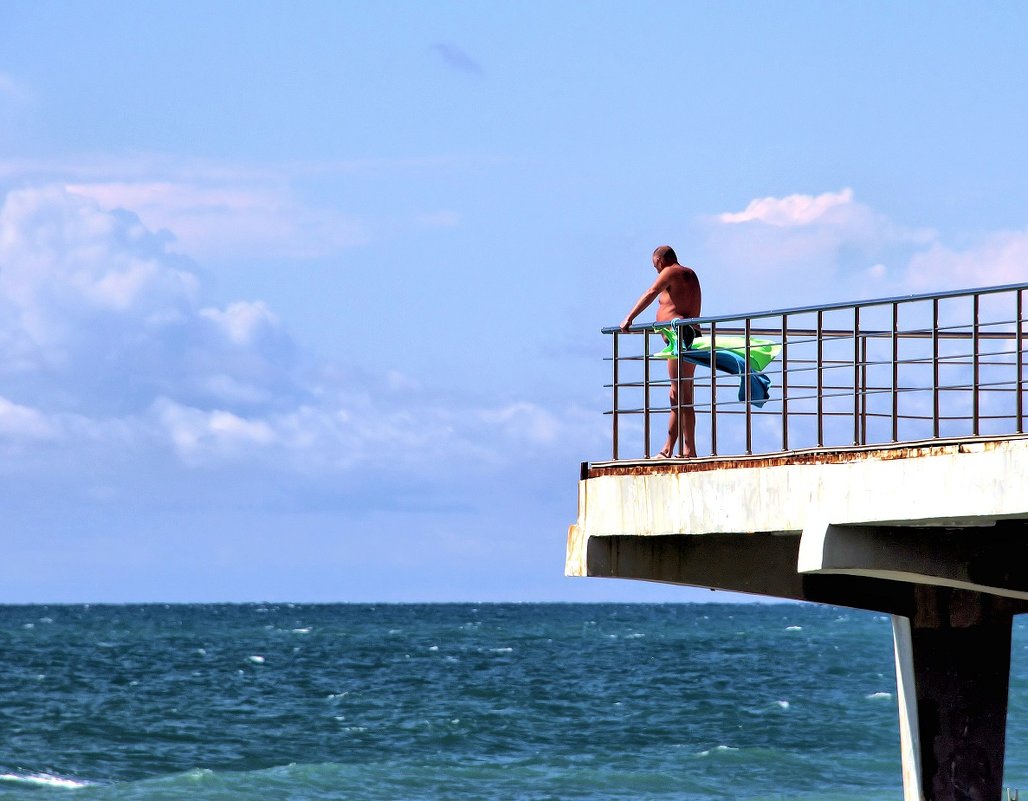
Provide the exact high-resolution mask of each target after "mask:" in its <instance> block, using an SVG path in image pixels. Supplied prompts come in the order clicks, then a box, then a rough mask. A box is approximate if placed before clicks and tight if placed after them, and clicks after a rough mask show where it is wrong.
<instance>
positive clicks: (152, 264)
mask: <svg viewBox="0 0 1028 801" xmlns="http://www.w3.org/2000/svg"><path fill="white" fill-rule="evenodd" d="M415 396H416V400H415V399H414V398H415ZM600 426H601V421H600V420H599V419H596V420H590V421H589V422H584V421H583V420H581V419H579V416H578V415H577V413H575V412H568V413H566V414H565V415H564V417H561V415H560V414H559V413H554V412H550V411H547V410H544V409H542V408H540V407H537V406H535V405H533V404H530V403H527V402H514V403H511V404H498V405H497V406H496V407H489V406H481V405H475V404H474V403H471V402H466V403H462V402H460V401H456V402H455V401H453V399H452V398H451V399H449V400H448V401H446V402H444V401H442V400H439V401H433V400H432V398H431V396H430V394H429V393H428V392H427V391H426V390H425V389H424V388H421V387H419V386H417V385H416V384H414V383H413V382H411V381H409V380H406V379H405V378H404V377H403V376H402V375H401V374H398V373H397V372H396V370H395V368H391V369H388V370H386V371H385V372H384V374H383V375H382V376H354V375H350V374H347V372H346V371H345V370H339V369H338V368H332V367H331V366H328V365H319V364H317V363H315V362H313V360H312V359H309V358H306V357H304V355H303V353H302V349H301V348H299V346H298V345H297V344H296V343H294V342H293V340H292V339H291V338H290V337H289V335H288V333H287V332H286V331H285V328H284V326H283V324H282V321H281V320H280V319H279V317H278V316H277V315H276V314H275V313H274V311H273V310H272V309H271V308H269V307H268V306H267V304H266V303H264V302H263V301H261V300H237V301H234V302H231V303H228V304H226V305H224V306H215V305H212V304H210V303H209V302H207V301H206V298H205V288H204V286H203V282H202V281H201V279H200V277H199V275H198V273H197V271H196V269H195V265H194V264H193V263H192V262H191V261H189V260H187V259H186V258H184V257H183V256H181V255H178V254H175V253H174V252H172V251H171V249H170V247H169V239H168V237H167V236H164V235H161V234H157V233H154V232H153V231H152V230H150V229H149V228H148V227H147V226H146V225H144V223H143V222H142V221H141V220H140V218H139V217H138V216H136V215H135V214H133V213H131V212H128V211H124V210H117V211H112V210H108V209H106V208H104V206H103V205H102V204H101V203H99V202H98V201H97V200H96V199H94V198H92V197H89V196H87V195H85V194H83V193H80V192H72V191H69V190H67V189H66V188H64V187H61V186H45V187H35V188H28V189H22V190H18V191H14V192H10V193H9V194H8V195H7V196H6V198H5V199H4V201H3V204H2V206H0V452H10V450H11V448H13V447H15V446H19V445H24V444H25V443H59V444H60V446H61V449H62V456H61V458H62V459H64V460H67V459H68V458H72V456H71V455H72V454H74V453H75V450H76V448H79V449H80V450H81V449H84V448H88V449H94V450H95V447H97V446H99V447H103V446H104V445H105V444H106V445H108V446H112V447H113V446H117V449H118V451H119V452H131V453H134V454H136V457H138V458H140V459H144V460H145V459H149V458H161V454H164V455H165V456H166V457H170V458H171V459H172V460H173V461H175V462H177V463H179V464H180V465H185V466H187V467H190V468H198V467H213V468H217V467H219V466H226V465H227V466H233V465H237V466H238V465H243V466H246V467H247V468H248V469H258V468H259V469H263V470H266V471H271V472H273V473H275V472H279V473H280V472H283V471H285V472H288V473H292V474H293V475H295V476H310V475H319V476H322V477H323V476H325V475H337V474H339V473H340V472H345V471H351V472H352V471H354V470H357V469H358V468H362V469H369V468H373V469H383V470H389V471H394V470H396V469H397V467H398V466H400V465H407V466H408V467H411V466H417V467H418V468H420V469H423V470H425V471H426V472H427V471H428V470H430V469H435V470H436V471H438V465H439V464H440V463H441V462H446V461H447V460H451V461H452V460H456V461H457V462H460V463H463V464H479V465H499V464H501V463H503V461H504V460H505V458H506V456H505V454H511V453H515V454H523V453H524V452H525V451H526V450H532V449H540V448H541V449H546V448H551V447H553V446H554V445H555V444H556V443H557V441H558V436H557V433H558V431H563V433H564V434H565V435H566V436H568V437H570V438H572V439H575V438H578V439H579V441H582V440H589V439H590V438H592V437H594V436H596V435H597V433H598V429H599V428H600ZM148 454H149V455H148ZM40 458H42V457H41V456H40Z"/></svg>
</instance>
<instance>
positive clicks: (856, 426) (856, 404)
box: [853, 306, 860, 445]
mask: <svg viewBox="0 0 1028 801" xmlns="http://www.w3.org/2000/svg"><path fill="white" fill-rule="evenodd" d="M859 385H860V307H859V306H854V307H853V444H854V445H859V444H860V392H859V391H858V389H859Z"/></svg>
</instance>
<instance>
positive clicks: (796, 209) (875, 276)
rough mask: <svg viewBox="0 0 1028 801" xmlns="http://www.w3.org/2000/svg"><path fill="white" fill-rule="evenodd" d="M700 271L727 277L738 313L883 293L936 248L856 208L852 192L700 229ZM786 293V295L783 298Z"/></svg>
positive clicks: (711, 220) (917, 233) (798, 200)
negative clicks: (769, 303) (771, 300)
mask: <svg viewBox="0 0 1028 801" xmlns="http://www.w3.org/2000/svg"><path fill="white" fill-rule="evenodd" d="M700 232H701V234H702V236H703V240H704V241H703V246H702V253H701V256H702V259H703V261H702V262H701V264H703V265H704V266H706V267H708V268H710V269H712V270H713V271H714V272H715V274H717V275H718V276H719V277H722V276H723V277H724V278H725V279H726V281H727V284H728V285H730V286H731V287H732V297H733V298H736V299H737V300H738V301H739V302H740V303H741V304H745V305H741V306H740V307H737V308H746V306H749V307H750V308H758V307H762V308H766V300H764V298H766V297H768V296H769V295H774V294H777V295H779V296H780V297H781V298H782V300H780V301H779V302H778V304H777V305H780V306H798V305H805V304H811V303H824V302H829V301H840V300H847V299H857V298H867V297H869V296H871V295H876V294H881V293H882V292H885V293H888V291H889V290H888V286H887V285H889V284H890V283H894V282H895V281H896V280H898V277H899V275H900V274H901V273H902V271H897V270H888V269H887V268H886V265H889V264H894V265H895V264H905V263H906V262H907V261H908V260H909V259H910V257H911V255H912V253H915V252H917V251H919V250H921V249H923V248H925V247H927V246H930V245H931V244H932V243H933V242H934V241H935V240H936V234H935V233H934V232H933V231H931V230H929V229H927V228H914V227H909V226H904V225H901V224H897V223H895V222H893V221H892V220H891V219H889V218H888V217H887V216H886V215H884V214H882V213H881V212H879V211H877V210H875V209H873V208H871V207H870V206H868V205H866V204H864V203H861V202H859V201H858V200H857V199H856V196H855V193H854V192H853V190H852V189H849V188H845V189H842V190H839V191H835V192H824V193H822V194H817V195H803V194H793V195H787V196H784V197H763V198H757V199H754V200H752V201H750V202H749V203H748V204H747V205H746V207H745V209H743V210H742V211H739V212H726V213H723V214H717V215H713V216H710V217H707V218H705V219H704V220H703V221H702V222H701V226H700ZM786 293H787V295H786Z"/></svg>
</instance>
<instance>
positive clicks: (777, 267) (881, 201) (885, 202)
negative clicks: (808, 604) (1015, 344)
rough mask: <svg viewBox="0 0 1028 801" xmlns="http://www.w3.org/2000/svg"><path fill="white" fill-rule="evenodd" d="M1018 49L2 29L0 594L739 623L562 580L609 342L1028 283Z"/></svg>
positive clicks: (961, 12)
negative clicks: (662, 616) (626, 327)
mask: <svg viewBox="0 0 1028 801" xmlns="http://www.w3.org/2000/svg"><path fill="white" fill-rule="evenodd" d="M1025 30H1028V5H1025V4H1023V3H1015V2H996V3H990V4H970V3H950V2H908V3H903V4H885V3H867V2H846V1H845V0H842V1H840V2H834V3H820V2H791V3H768V2H747V1H746V0H739V2H732V3H721V2H703V3H699V2H635V3H623V2H622V3H612V2H589V3H580V2H563V1H561V0H557V1H556V2H554V1H553V0H548V1H547V2H535V1H533V0H529V1H528V2H519V3H472V2H431V3H415V2H388V1H386V2H375V3H366V2H314V1H313V0H311V1H310V2H304V3H286V2H255V0H247V1H246V2H230V1H229V0H223V1H222V2H218V3H207V2H195V1H193V0H175V1H174V2H165V1H164V0H153V2H148V3H137V2H99V1H98V0H92V1H89V2H80V3H67V2H48V1H47V0H34V1H33V2H18V1H17V0H9V1H8V2H4V3H0V510H2V513H0V527H2V543H3V545H2V547H3V559H2V560H0V603H30V602H40V603H43V602H45V603H64V602H67V603H80V602H90V603H99V602H135V601H147V602H183V601H198V602H203V601H262V600H270V601H297V602H351V601H352V602H358V601H359V602H367V601H373V602H408V601H418V602H420V601H430V602H435V601H473V602H489V601H572V602H574V601H702V600H719V601H723V600H737V599H739V598H740V597H741V596H732V595H730V594H725V593H713V594H712V593H710V592H709V591H706V590H698V589H689V588H681V587H668V586H662V585H656V584H646V583H638V582H627V581H615V580H602V579H581V578H575V579H572V578H565V577H564V576H563V562H564V547H565V538H566V532H567V526H568V525H569V524H570V523H573V522H574V519H575V515H576V509H577V501H576V493H577V478H578V472H579V463H580V462H582V461H588V460H599V459H604V458H607V457H608V456H609V452H610V432H609V419H608V418H607V417H605V416H604V415H603V414H602V412H603V410H604V409H605V408H606V405H607V402H608V401H607V396H606V391H605V390H604V389H603V384H604V382H605V381H606V380H607V375H606V365H605V363H604V362H603V357H604V355H605V354H606V353H607V350H608V347H609V342H608V341H607V339H606V337H605V336H603V335H602V334H601V333H600V329H601V328H602V327H604V326H610V325H614V324H616V323H618V322H619V321H620V320H621V319H622V318H623V317H624V315H625V314H626V312H627V311H628V310H629V309H630V308H631V306H632V304H633V303H634V302H635V300H636V299H637V298H638V297H639V295H640V294H642V292H643V291H644V290H645V289H646V288H647V287H648V286H649V284H650V283H651V281H652V278H653V269H652V266H651V264H650V254H651V253H652V251H653V249H654V248H655V247H656V246H658V245H661V244H670V245H672V246H673V247H674V248H675V249H676V251H677V252H678V254H679V257H680V260H681V261H682V262H683V263H685V264H688V265H690V266H692V267H694V268H695V269H696V271H697V273H698V275H699V277H700V279H701V282H702V284H703V291H704V309H703V311H704V313H705V314H708V315H716V314H729V313H732V314H734V313H742V312H747V311H760V310H765V309H773V308H782V307H790V306H797V305H801V304H816V303H828V302H836V301H846V300H855V299H862V298H873V297H885V296H893V295H898V294H907V293H913V292H929V291H935V290H946V289H961V288H968V287H975V286H989V285H995V284H1003V283H1010V282H1017V281H1023V280H1025V277H1026V274H1028V269H1026V265H1028V159H1026V158H1025V150H1024V142H1026V141H1028V93H1026V92H1025V91H1024V87H1025V86H1028V50H1026V49H1025V47H1024V32H1025ZM649 319H652V314H649V316H647V314H645V313H644V315H643V316H641V317H640V318H639V322H644V321H646V320H649Z"/></svg>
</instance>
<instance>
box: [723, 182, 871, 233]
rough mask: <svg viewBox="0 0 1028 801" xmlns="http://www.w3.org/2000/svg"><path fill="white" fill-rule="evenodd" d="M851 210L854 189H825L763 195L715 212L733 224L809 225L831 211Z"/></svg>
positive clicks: (724, 221) (724, 220)
mask: <svg viewBox="0 0 1028 801" xmlns="http://www.w3.org/2000/svg"><path fill="white" fill-rule="evenodd" d="M840 208H841V209H844V210H845V209H850V210H852V209H853V208H855V207H854V204H853V190H852V189H849V188H847V189H843V190H842V191H841V192H825V193H824V194H821V195H816V196H813V195H788V196H786V197H782V198H777V197H763V198H758V199H756V200H751V201H750V202H749V205H747V206H746V208H745V209H744V210H743V211H740V212H734V213H733V212H725V213H724V214H719V215H717V219H718V221H719V222H723V223H728V224H735V223H745V222H762V223H766V224H768V225H777V226H782V227H794V226H798V225H810V224H811V223H813V222H815V221H816V220H819V219H821V218H823V217H824V216H825V215H826V214H829V213H831V212H832V210H838V209H840Z"/></svg>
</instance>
